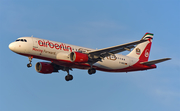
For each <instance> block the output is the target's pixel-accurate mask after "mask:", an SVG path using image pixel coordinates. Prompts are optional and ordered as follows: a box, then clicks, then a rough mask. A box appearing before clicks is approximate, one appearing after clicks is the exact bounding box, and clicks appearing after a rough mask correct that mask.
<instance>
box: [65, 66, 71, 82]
mask: <svg viewBox="0 0 180 111" xmlns="http://www.w3.org/2000/svg"><path fill="white" fill-rule="evenodd" d="M69 70H72V69H71V68H65V69H64V71H66V72H67V75H66V76H65V80H66V81H71V80H73V76H72V75H71V74H69Z"/></svg>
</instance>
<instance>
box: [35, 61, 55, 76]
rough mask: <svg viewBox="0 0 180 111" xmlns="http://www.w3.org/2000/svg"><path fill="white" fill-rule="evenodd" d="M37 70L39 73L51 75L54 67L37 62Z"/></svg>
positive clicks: (46, 63)
mask: <svg viewBox="0 0 180 111" xmlns="http://www.w3.org/2000/svg"><path fill="white" fill-rule="evenodd" d="M35 69H36V71H37V72H39V73H43V74H51V73H52V72H53V70H54V68H53V66H52V65H51V64H50V63H48V62H37V63H36V66H35Z"/></svg>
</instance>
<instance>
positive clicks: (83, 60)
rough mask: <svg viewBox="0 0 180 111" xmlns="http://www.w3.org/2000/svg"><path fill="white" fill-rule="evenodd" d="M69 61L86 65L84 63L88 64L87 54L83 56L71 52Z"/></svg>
mask: <svg viewBox="0 0 180 111" xmlns="http://www.w3.org/2000/svg"><path fill="white" fill-rule="evenodd" d="M70 60H71V62H77V63H86V62H88V60H89V57H88V55H87V54H83V53H80V52H71V53H70Z"/></svg>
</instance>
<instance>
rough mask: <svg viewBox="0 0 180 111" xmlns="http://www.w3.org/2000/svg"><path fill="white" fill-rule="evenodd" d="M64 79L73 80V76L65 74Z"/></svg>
mask: <svg viewBox="0 0 180 111" xmlns="http://www.w3.org/2000/svg"><path fill="white" fill-rule="evenodd" d="M65 80H66V81H70V80H73V76H72V75H70V74H69V75H67V76H65Z"/></svg>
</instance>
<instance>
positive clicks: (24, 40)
mask: <svg viewBox="0 0 180 111" xmlns="http://www.w3.org/2000/svg"><path fill="white" fill-rule="evenodd" d="M18 41H21V42H27V40H26V39H17V40H16V42H18Z"/></svg>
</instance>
